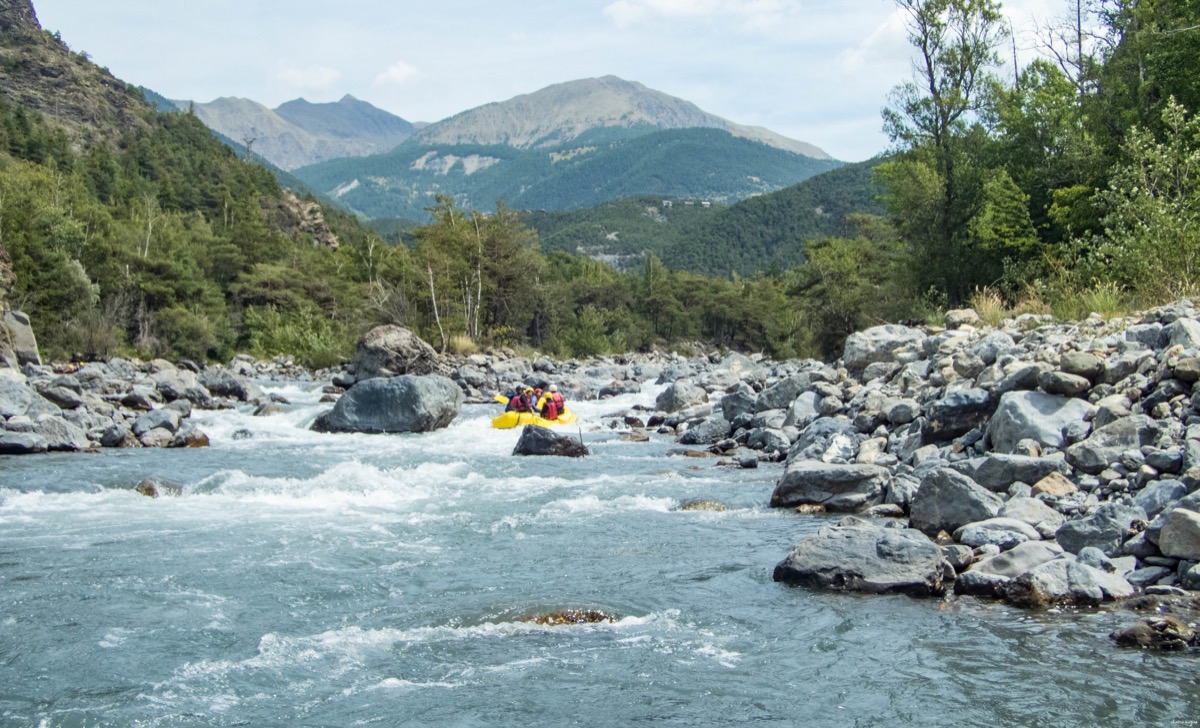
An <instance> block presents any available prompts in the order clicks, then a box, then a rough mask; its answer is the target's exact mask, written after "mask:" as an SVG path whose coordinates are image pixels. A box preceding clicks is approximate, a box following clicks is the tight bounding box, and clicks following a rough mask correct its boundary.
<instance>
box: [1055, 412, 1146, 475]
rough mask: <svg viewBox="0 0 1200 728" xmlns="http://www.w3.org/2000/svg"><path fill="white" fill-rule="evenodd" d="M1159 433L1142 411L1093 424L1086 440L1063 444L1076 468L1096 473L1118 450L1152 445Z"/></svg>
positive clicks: (1092, 473) (1113, 460)
mask: <svg viewBox="0 0 1200 728" xmlns="http://www.w3.org/2000/svg"><path fill="white" fill-rule="evenodd" d="M1159 435H1160V429H1159V425H1158V423H1156V422H1155V421H1154V420H1152V419H1150V418H1149V417H1147V416H1146V415H1131V416H1129V417H1122V418H1121V419H1119V420H1116V421H1115V422H1110V423H1108V424H1106V425H1104V426H1103V427H1100V428H1097V429H1096V430H1095V431H1094V432H1092V434H1091V435H1090V436H1089V437H1088V438H1087V439H1086V440H1083V441H1082V442H1078V443H1075V444H1074V445H1072V446H1070V447H1069V448H1067V451H1066V453H1067V462H1069V463H1070V464H1071V465H1073V466H1074V467H1075V468H1076V469H1078V470H1082V471H1083V472H1085V473H1089V474H1091V475H1096V474H1098V473H1100V472H1101V471H1103V470H1104V469H1105V468H1107V467H1108V466H1109V464H1110V463H1113V462H1116V460H1117V458H1119V457H1120V456H1121V453H1123V452H1125V451H1126V450H1137V449H1139V448H1141V447H1142V446H1144V445H1152V444H1154V443H1155V442H1156V441H1157V440H1158V437H1159Z"/></svg>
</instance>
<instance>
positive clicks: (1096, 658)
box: [0, 386, 1200, 726]
mask: <svg viewBox="0 0 1200 728" xmlns="http://www.w3.org/2000/svg"><path fill="white" fill-rule="evenodd" d="M277 391H279V392H281V393H282V394H284V395H285V396H287V397H288V398H289V399H291V400H292V401H293V402H294V403H295V404H294V405H293V406H292V407H291V408H290V409H289V411H288V412H286V413H285V414H282V415H277V416H274V417H268V418H254V417H251V416H249V414H247V413H244V412H215V413H198V417H199V419H201V423H202V429H204V430H205V431H206V432H208V433H209V435H210V437H211V438H212V443H213V444H212V447H211V448H208V449H205V450H191V451H178V450H174V451H156V450H129V451H108V452H104V453H102V454H98V455H72V456H66V455H63V456H57V455H54V456H45V457H25V458H0V478H2V480H0V725H4V726H10V725H11V726H110V725H111V726H236V725H246V726H358V725H364V726H404V725H414V726H415V725H450V726H529V725H546V726H560V725H578V726H628V725H682V726H709V725H713V726H716V725H743V724H755V725H764V724H765V725H805V726H886V725H915V726H963V725H989V726H990V725H1022V726H1025V725H1028V726H1033V725H1037V726H1092V725H1113V726H1117V725H1141V724H1144V725H1170V724H1178V723H1180V722H1183V723H1186V722H1188V721H1192V720H1195V719H1197V718H1200V685H1197V678H1198V677H1200V670H1198V669H1197V662H1196V658H1195V657H1194V656H1191V655H1158V654H1149V653H1142V652H1138V651H1127V650H1119V649H1117V648H1116V647H1115V646H1113V645H1112V643H1111V642H1110V641H1109V640H1108V639H1107V637H1106V635H1107V634H1108V632H1109V631H1111V630H1112V629H1114V628H1116V627H1117V626H1121V625H1123V624H1127V623H1129V622H1131V621H1132V620H1133V617H1132V616H1131V615H1130V614H1128V613H1120V612H1066V613H1049V614H1027V613H1024V612H1021V611H1017V610H1013V609H1010V608H1008V607H1004V606H1001V605H997V604H992V603H987V602H979V601H975V600H973V599H961V600H956V601H947V602H940V601H936V600H932V601H918V600H913V599H909V598H907V597H864V596H857V595H845V594H832V593H819V592H813V591H809V590H806V589H800V588H791V587H786V586H782V585H779V584H776V583H774V582H772V580H771V570H772V568H773V567H774V565H775V563H777V562H778V561H779V560H780V559H782V558H783V557H784V555H786V553H787V551H788V550H789V549H790V548H791V546H792V545H794V544H795V543H796V542H797V541H798V540H799V539H800V538H801V537H803V535H804V534H806V533H809V532H812V531H814V530H816V529H817V528H819V527H820V526H821V525H823V524H827V523H829V522H830V521H829V520H827V519H826V518H820V517H816V518H814V517H800V516H797V515H795V514H793V513H788V512H780V511H773V510H771V509H769V508H767V507H766V503H767V501H768V499H769V496H770V493H771V490H772V488H773V487H774V483H775V480H776V479H777V478H778V477H779V474H780V470H778V468H779V466H769V467H763V468H761V469H759V470H749V471H744V470H729V469H724V468H716V467H714V465H713V461H704V460H693V459H689V458H681V457H668V456H667V452H668V450H670V449H672V448H674V447H677V446H676V445H675V443H674V442H673V441H672V440H670V439H667V438H663V439H657V440H655V441H654V442H651V443H649V444H644V443H643V444H632V443H626V442H622V441H620V439H619V433H618V432H615V431H613V430H611V429H609V428H608V426H607V422H608V420H607V419H606V418H605V415H610V414H614V413H618V412H622V411H624V409H626V408H627V407H629V406H630V405H632V404H634V403H638V402H640V403H644V404H650V403H652V402H653V399H654V394H655V393H656V391H657V390H656V389H654V388H652V387H647V389H646V391H645V392H643V393H642V394H641V395H637V396H631V397H623V398H620V399H618V400H615V401H609V402H606V403H578V404H577V405H576V407H577V411H578V412H579V414H580V415H581V422H580V427H579V429H578V430H577V433H578V434H581V435H582V437H583V438H584V439H585V441H586V442H587V444H588V445H589V447H590V448H591V449H592V453H593V454H592V456H591V457H589V458H587V459H584V460H565V459H557V458H514V457H512V456H511V455H510V453H511V451H512V447H513V445H514V443H515V441H516V438H517V435H518V433H517V432H515V431H497V430H492V429H491V427H490V417H491V416H492V415H493V414H494V412H493V411H492V410H493V408H490V407H483V406H468V407H467V408H465V410H464V412H463V415H462V416H461V417H460V418H459V419H458V420H457V421H456V422H455V423H454V424H453V425H452V426H451V427H450V428H448V429H446V430H442V431H439V432H436V433H430V434H425V435H410V436H365V435H362V436H360V435H319V434H315V433H310V432H308V431H307V430H306V429H305V426H306V424H307V423H308V422H309V421H311V420H312V418H313V417H314V416H315V415H316V414H317V413H318V412H319V411H320V409H321V407H320V406H319V405H317V404H316V400H317V398H318V397H319V391H316V390H314V389H302V388H300V387H296V386H289V387H283V388H277ZM239 430H249V431H250V432H251V434H252V435H253V436H252V437H250V438H248V439H237V438H235V436H234V434H235V433H236V432H238V431H239ZM149 476H156V477H160V478H164V479H168V480H171V481H174V482H176V483H179V484H180V485H182V486H183V495H182V496H181V497H178V498H159V499H150V498H146V497H143V496H140V495H138V494H136V493H135V492H133V491H132V487H133V486H134V484H136V483H137V482H138V481H139V480H141V479H142V478H144V477H149ZM693 498H706V499H716V500H719V501H722V502H723V503H725V504H726V505H728V506H729V510H727V511H725V512H690V511H679V510H676V507H677V505H678V504H679V503H680V502H681V501H683V500H688V499H693ZM561 608H601V609H605V610H609V611H611V612H613V613H615V614H616V615H617V620H616V621H615V622H613V623H606V624H595V625H580V626H567V627H543V626H538V625H535V624H533V623H531V622H528V621H525V619H524V618H525V617H528V616H529V615H532V614H536V613H539V612H544V611H549V610H554V609H561Z"/></svg>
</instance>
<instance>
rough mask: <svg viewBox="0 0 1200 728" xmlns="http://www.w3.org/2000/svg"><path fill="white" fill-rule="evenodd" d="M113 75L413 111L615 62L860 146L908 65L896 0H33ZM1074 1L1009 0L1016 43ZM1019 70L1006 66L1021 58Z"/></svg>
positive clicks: (444, 112) (205, 93)
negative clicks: (1015, 64)
mask: <svg viewBox="0 0 1200 728" xmlns="http://www.w3.org/2000/svg"><path fill="white" fill-rule="evenodd" d="M33 2H34V8H35V10H36V11H37V14H38V19H39V20H40V21H41V23H42V27H43V28H45V29H47V30H50V31H58V32H59V33H61V35H62V39H63V40H64V41H65V42H66V43H67V44H68V45H69V46H70V47H71V48H72V49H73V50H75V51H82V52H86V53H88V54H89V55H90V56H91V58H92V60H93V61H94V62H96V63H97V64H99V65H101V66H106V67H108V69H109V70H110V71H112V73H113V74H114V75H115V76H117V77H118V78H120V79H122V80H124V81H126V82H128V83H132V84H135V85H139V86H145V87H147V88H150V89H152V90H154V91H156V92H158V93H160V94H162V95H164V96H166V97H168V98H172V99H180V100H191V101H197V102H207V101H212V100H213V99H215V98H218V97H222V96H235V97H242V98H248V99H253V100H254V101H257V102H259V103H262V104H265V105H267V106H270V107H276V106H278V105H280V104H282V103H283V102H285V101H290V100H292V99H295V98H305V99H307V100H309V101H312V102H318V103H319V102H329V101H337V100H338V99H340V98H341V97H342V96H344V95H346V94H351V95H353V96H355V97H356V98H359V99H361V100H363V101H367V102H370V103H371V104H374V105H375V106H378V107H379V108H381V109H385V110H387V111H389V112H391V113H393V114H396V115H397V116H401V117H403V118H405V119H407V120H409V121H424V122H434V121H438V120H441V119H444V118H446V117H449V116H452V115H454V114H456V113H458V112H460V111H466V110H467V109H471V108H474V107H476V106H480V105H483V104H486V103H491V102H494V101H504V100H506V99H510V98H512V97H514V96H518V95H520V94H526V93H532V92H534V91H537V90H538V89H541V88H544V87H546V86H549V85H551V84H555V83H562V82H565V81H573V80H577V79H581V78H592V77H598V76H605V75H615V76H619V77H621V78H623V79H626V80H628V81H637V82H639V83H642V84H644V85H646V86H648V87H650V88H652V89H655V90H658V91H662V92H665V93H667V94H670V95H672V96H678V97H680V98H683V99H686V100H687V101H691V102H692V103H694V104H696V105H697V106H699V107H700V108H701V109H703V110H704V111H707V112H709V113H713V114H717V115H718V116H722V117H725V118H726V119H729V120H731V121H734V122H737V123H739V124H749V125H753V126H763V127H766V128H768V129H770V130H772V131H775V132H777V133H779V134H783V135H784V136H788V137H791V138H793V139H799V140H801V141H806V142H810V143H812V144H816V145H817V146H819V147H821V148H822V149H824V150H825V151H827V152H828V153H829V154H831V155H832V156H833V157H835V158H837V159H841V160H844V161H849V162H855V161H861V160H863V159H867V158H870V157H872V156H874V155H875V154H878V153H880V152H882V151H885V150H886V149H887V147H888V140H887V137H886V136H885V135H884V133H883V131H882V123H881V119H880V110H881V109H882V108H883V107H884V105H885V104H886V103H887V95H888V92H889V91H890V90H891V89H892V88H893V87H894V86H896V85H897V84H899V83H902V82H904V81H907V80H910V79H911V78H912V73H913V71H912V61H911V58H912V50H911V47H910V46H909V44H908V42H907V40H906V37H905V30H904V26H903V23H902V20H901V16H900V15H899V12H898V11H897V9H896V6H895V3H894V1H893V0H506V1H502V2H497V1H496V0H491V1H484V0H432V1H431V0H419V1H418V0H340V1H339V2H329V0H319V1H318V0H272V1H270V2H267V1H266V0H108V1H107V2H97V0H33ZM1064 7H1065V0H1009V2H1006V3H1005V8H1004V12H1005V14H1006V15H1007V16H1008V17H1009V19H1010V20H1011V21H1012V23H1013V27H1014V29H1015V30H1016V35H1017V37H1018V39H1019V43H1018V47H1019V55H1020V56H1021V57H1022V62H1024V59H1025V57H1027V56H1030V55H1031V54H1032V53H1033V52H1034V48H1035V46H1036V42H1035V41H1034V29H1035V27H1036V23H1038V22H1044V21H1047V20H1050V19H1052V18H1053V17H1055V16H1056V15H1060V14H1062V12H1063V9H1064ZM1010 73H1011V71H1010Z"/></svg>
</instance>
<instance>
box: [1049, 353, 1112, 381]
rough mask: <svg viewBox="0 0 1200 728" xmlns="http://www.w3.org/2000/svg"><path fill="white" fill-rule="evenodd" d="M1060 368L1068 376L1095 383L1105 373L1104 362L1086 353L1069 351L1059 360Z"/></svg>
mask: <svg viewBox="0 0 1200 728" xmlns="http://www.w3.org/2000/svg"><path fill="white" fill-rule="evenodd" d="M1058 366H1059V368H1060V369H1062V371H1063V372H1064V373H1066V374H1073V375H1075V376H1078V377H1083V378H1084V379H1087V380H1088V381H1089V382H1095V381H1096V380H1097V379H1098V378H1099V377H1100V374H1101V373H1102V372H1103V371H1104V361H1103V360H1102V359H1101V358H1100V357H1098V356H1096V355H1095V354H1092V353H1089V352H1086V351H1068V352H1067V353H1065V354H1063V355H1062V357H1061V358H1060V359H1059V363H1058Z"/></svg>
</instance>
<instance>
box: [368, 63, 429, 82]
mask: <svg viewBox="0 0 1200 728" xmlns="http://www.w3.org/2000/svg"><path fill="white" fill-rule="evenodd" d="M420 76H421V72H420V71H418V70H417V68H416V66H414V65H412V64H410V63H406V62H404V61H396V62H395V63H393V64H392V66H391V67H390V68H388V69H387V70H386V71H384V72H383V73H381V74H379V75H378V76H376V77H375V81H374V83H373V84H372V85H374V86H403V85H404V84H406V83H408V82H410V81H413V80H416V79H417V78H420Z"/></svg>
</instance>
